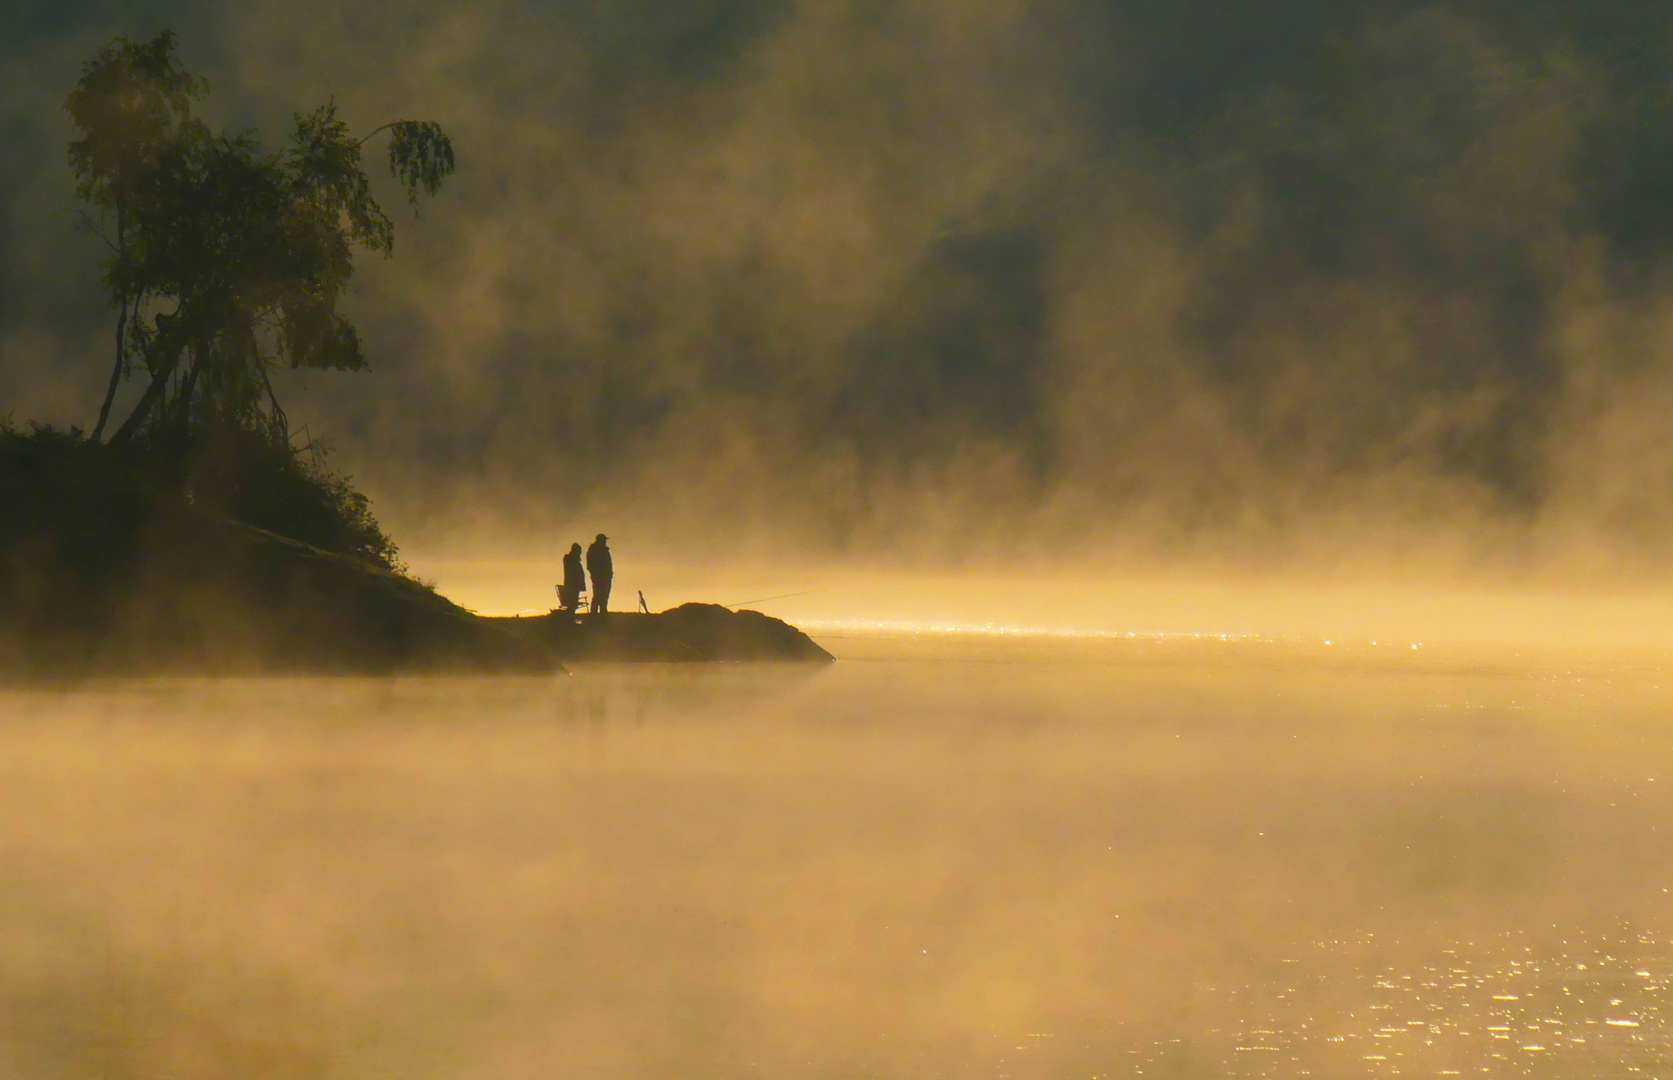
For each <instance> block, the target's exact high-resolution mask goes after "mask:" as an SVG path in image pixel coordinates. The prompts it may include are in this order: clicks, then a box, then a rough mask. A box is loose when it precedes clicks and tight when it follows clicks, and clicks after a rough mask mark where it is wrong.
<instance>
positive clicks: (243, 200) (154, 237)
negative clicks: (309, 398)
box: [65, 31, 454, 442]
mask: <svg viewBox="0 0 1673 1080" xmlns="http://www.w3.org/2000/svg"><path fill="white" fill-rule="evenodd" d="M176 48H177V42H176V39H175V37H174V35H173V34H172V33H170V32H168V31H164V32H162V33H160V34H158V35H157V36H156V37H154V38H152V39H151V40H149V41H133V40H130V39H128V38H125V37H118V38H116V39H114V40H113V41H111V42H110V43H109V44H107V45H105V46H104V47H103V48H101V49H100V50H99V52H98V53H97V54H95V56H94V57H93V59H92V60H90V61H89V62H88V63H87V65H86V68H85V70H84V71H83V74H82V78H81V81H80V82H79V83H78V84H77V86H76V88H75V90H74V91H72V92H71V94H70V95H69V98H68V99H67V100H66V102H65V106H66V108H67V110H68V111H69V113H70V118H71V121H72V123H73V124H74V126H75V129H76V132H77V136H78V137H77V139H76V140H75V141H74V142H72V143H71V145H70V151H69V160H70V167H71V169H72V171H73V172H74V174H75V177H76V193H77V195H78V196H79V197H81V198H82V199H83V200H84V201H86V202H87V203H89V204H91V206H92V207H93V208H94V209H95V210H96V211H97V212H98V218H97V221H96V223H95V224H96V226H97V227H98V228H99V230H100V232H101V234H102V235H104V236H105V238H106V239H107V241H108V242H109V244H110V248H111V255H110V257H109V259H108V260H107V263H106V272H105V276H104V279H103V284H104V287H105V290H106V292H107V294H108V295H109V296H110V299H111V302H112V304H113V305H114V306H115V307H116V308H117V309H118V321H117V331H116V357H115V362H114V365H113V370H112V374H111V381H110V386H109V389H108V391H107V394H106V397H105V401H104V404H103V407H102V408H101V410H100V419H99V423H98V425H97V427H96V428H95V429H94V435H95V438H97V437H100V436H101V435H102V432H103V429H104V426H105V421H106V419H107V417H108V414H109V411H110V407H111V402H112V401H113V400H114V398H115V395H116V391H117V389H118V388H119V386H120V384H121V383H122V382H123V381H124V380H125V379H127V378H129V377H132V376H138V377H139V379H140V381H141V382H142V384H143V386H144V390H143V392H142V393H141V396H140V398H139V400H138V402H137V404H136V405H135V406H134V408H133V411H132V412H131V413H130V414H129V416H128V418H127V419H126V420H125V421H124V422H123V423H122V425H121V426H120V427H119V428H118V430H117V431H116V433H115V435H114V436H113V437H112V441H114V442H127V441H130V440H132V439H133V438H134V437H135V436H136V435H138V434H140V433H141V432H150V433H152V434H163V433H167V434H169V435H171V436H172V435H173V434H175V433H181V432H191V431H201V430H205V429H208V428H229V429H235V430H238V431H243V432H248V433H256V434H262V435H266V436H269V437H271V438H272V439H273V440H274V441H276V442H277V441H282V440H284V439H287V438H288V422H287V420H286V418H285V414H284V410H283V409H282V407H281V406H280V405H279V401H278V398H277V396H276V395H275V393H274V391H273V385H272V380H271V373H272V372H273V371H274V370H275V369H277V368H281V367H288V368H293V369H295V368H314V369H335V370H349V371H353V370H360V369H362V368H364V367H365V366H366V354H365V348H364V345H363V343H362V341H361V338H360V334H359V332H358V331H357V330H356V329H355V327H354V325H353V324H352V323H351V322H350V321H349V320H348V319H347V318H346V317H344V316H343V315H342V314H341V313H340V312H339V311H338V310H337V302H338V299H339V297H340V296H341V295H342V291H343V289H344V287H345V285H346V284H347V283H348V281H349V279H350V277H351V276H352V275H353V273H354V254H355V250H356V248H365V249H367V250H370V251H374V252H377V253H378V254H380V255H383V256H385V257H387V256H389V255H390V254H391V253H392V252H393V250H394V242H395V238H394V226H393V223H392V222H391V221H390V219H389V216H388V215H387V214H386V213H385V212H384V210H383V208H382V207H381V206H380V205H379V204H378V201H377V199H376V197H375V196H374V194H373V191H372V185H371V181H370V178H369V177H368V176H367V173H366V169H365V164H364V160H363V148H364V147H365V145H366V143H367V142H368V141H369V140H370V139H371V138H373V137H374V136H377V135H379V134H385V133H387V135H388V165H389V169H390V172H391V173H392V174H393V175H394V176H395V177H396V178H397V179H398V180H399V181H400V182H401V184H402V186H403V187H404V188H405V189H406V193H407V197H408V200H409V202H412V203H416V202H417V199H418V195H419V193H420V192H423V193H424V194H427V195H434V194H436V192H437V191H439V190H440V188H441V185H442V182H443V181H444V180H445V179H446V177H448V176H449V175H451V174H452V172H453V170H454V158H453V147H452V143H451V141H450V140H449V139H448V137H447V135H446V133H445V132H443V130H442V129H441V127H440V126H439V125H437V124H435V123H433V122H430V121H416V120H398V121H394V122H391V123H388V124H384V125H382V126H381V127H379V128H377V129H375V130H374V131H373V132H371V134H369V135H367V136H364V137H361V138H356V137H354V136H353V135H352V133H351V132H350V130H349V128H348V125H347V124H346V123H344V121H343V120H342V119H340V118H339V116H338V115H337V107H336V103H335V102H328V103H326V104H325V105H322V106H320V107H319V108H317V109H314V110H313V111H312V112H308V113H298V114H296V116H295V120H294V124H293V128H292V131H291V134H290V137H289V139H288V141H287V143H286V145H285V146H284V148H283V149H281V150H277V151H272V150H268V149H267V148H265V147H264V146H263V145H262V144H261V142H260V141H259V139H258V138H257V137H256V136H255V135H253V134H226V133H218V132H215V131H212V130H211V129H210V128H209V127H208V125H206V124H204V123H203V122H202V121H200V120H197V119H195V118H194V117H193V115H192V111H191V106H192V102H193V101H195V100H197V99H199V98H201V97H202V96H203V95H204V93H205V92H206V91H207V85H206V84H205V83H204V82H203V80H201V79H198V78H196V77H195V76H193V75H191V74H190V73H188V72H187V71H186V70H185V69H184V68H183V67H182V66H181V64H180V62H179V59H178V57H177V55H176ZM89 220H90V222H91V221H93V219H92V218H91V217H90V219H89ZM112 227H113V228H114V232H112Z"/></svg>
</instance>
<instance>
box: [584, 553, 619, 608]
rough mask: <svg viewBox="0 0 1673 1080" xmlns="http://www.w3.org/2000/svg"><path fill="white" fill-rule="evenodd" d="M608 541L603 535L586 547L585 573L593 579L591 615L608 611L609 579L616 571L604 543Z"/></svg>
mask: <svg viewBox="0 0 1673 1080" xmlns="http://www.w3.org/2000/svg"><path fill="white" fill-rule="evenodd" d="M608 539H610V538H609V537H608V536H605V535H604V534H603V533H599V534H598V538H597V539H596V540H594V541H593V542H592V543H591V544H589V545H588V546H587V573H589V574H591V575H592V578H593V603H592V613H593V614H594V615H602V614H604V613H605V612H606V611H608V610H610V579H611V578H612V577H615V574H616V569H615V567H614V566H612V565H611V563H610V549H609V547H607V546H606V545H605V543H604V542H605V541H606V540H608Z"/></svg>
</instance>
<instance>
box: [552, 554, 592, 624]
mask: <svg viewBox="0 0 1673 1080" xmlns="http://www.w3.org/2000/svg"><path fill="white" fill-rule="evenodd" d="M586 587H587V575H586V571H584V570H582V569H581V545H580V544H571V545H569V554H568V555H565V556H564V557H563V584H562V585H560V586H559V587H558V610H560V611H568V612H573V611H574V610H575V609H576V608H577V607H579V606H580V604H581V590H582V589H585V588H586Z"/></svg>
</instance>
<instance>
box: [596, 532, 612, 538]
mask: <svg viewBox="0 0 1673 1080" xmlns="http://www.w3.org/2000/svg"><path fill="white" fill-rule="evenodd" d="M598 539H600V540H608V539H610V538H609V537H608V536H605V535H604V534H603V533H599V534H598Z"/></svg>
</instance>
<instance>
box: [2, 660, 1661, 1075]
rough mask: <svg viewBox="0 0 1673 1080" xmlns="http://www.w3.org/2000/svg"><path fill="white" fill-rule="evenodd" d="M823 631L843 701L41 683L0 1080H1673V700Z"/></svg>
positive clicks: (1567, 666) (12, 768) (1598, 670)
mask: <svg viewBox="0 0 1673 1080" xmlns="http://www.w3.org/2000/svg"><path fill="white" fill-rule="evenodd" d="M825 640H826V643H827V644H828V645H830V646H831V647H832V648H833V649H835V650H836V651H837V652H838V654H839V657H841V658H843V660H844V662H842V663H839V664H837V665H834V666H833V667H831V668H829V669H820V670H818V671H813V672H808V671H801V670H786V669H783V668H759V667H752V666H747V665H746V666H725V667H718V668H703V669H679V668H666V667H656V666H645V667H633V668H595V669H589V670H586V671H583V672H580V673H578V674H575V675H573V676H568V677H561V678H553V679H508V680H493V679H405V680H381V681H379V680H351V679H337V680H331V679H326V680H278V681H262V680H232V681H166V682H150V683H139V682H136V683H112V684H104V685H95V686H87V687H81V688H75V689H63V690H35V691H19V690H12V691H7V692H6V693H5V694H4V696H0V880H3V881H4V882H5V887H4V888H3V889H0V955H4V957H5V958H6V959H5V963H4V965H0V1072H4V1073H5V1074H7V1075H15V1076H30V1077H72V1076H74V1077H83V1076H90V1075H91V1076H110V1077H135V1078H139V1077H155V1076H168V1077H171V1078H177V1080H192V1078H195V1077H205V1078H207V1077H222V1076H229V1075H238V1076H245V1077H254V1078H265V1077H273V1078H279V1077H285V1078H289V1077H330V1076H367V1075H402V1076H412V1077H425V1076H436V1077H442V1076H461V1075H469V1076H473V1077H508V1078H510V1077H519V1078H521V1077H529V1076H576V1077H582V1076H585V1077H601V1076H621V1077H657V1076H667V1077H674V1076H701V1075H730V1076H763V1077H776V1076H852V1075H869V1076H899V1077H908V1076H912V1077H917V1076H932V1075H944V1076H970V1075H988V1076H996V1077H997V1076H1011V1077H1028V1076H1040V1077H1046V1076H1063V1075H1075V1074H1076V1073H1081V1074H1084V1075H1089V1076H1138V1075H1144V1076H1176V1077H1198V1076H1201V1077H1210V1076H1266V1075H1271V1076H1280V1075H1282V1076H1294V1075H1302V1074H1303V1073H1304V1072H1309V1073H1310V1074H1311V1075H1395V1073H1396V1070H1398V1072H1399V1074H1400V1075H1412V1074H1413V1073H1421V1074H1424V1075H1435V1074H1436V1073H1440V1072H1444V1071H1445V1070H1459V1071H1460V1072H1461V1073H1463V1074H1469V1075H1494V1076H1507V1075H1513V1076H1523V1075H1534V1076H1575V1075H1599V1074H1607V1075H1614V1074H1616V1073H1622V1074H1625V1073H1626V1071H1627V1070H1628V1068H1629V1067H1634V1068H1644V1067H1646V1066H1647V1065H1649V1064H1651V1063H1654V1062H1657V1061H1664V1060H1665V1059H1666V1056H1667V1053H1666V1046H1665V1041H1664V1040H1665V1037H1666V1028H1665V1025H1664V1012H1663V1010H1662V1009H1661V1005H1660V1002H1661V998H1662V997H1663V996H1664V995H1665V993H1667V992H1673V991H1669V990H1668V988H1669V987H1673V949H1669V947H1668V946H1669V942H1670V941H1673V937H1670V935H1673V925H1670V924H1669V919H1668V915H1667V912H1668V911H1669V904H1668V896H1669V894H1668V893H1667V891H1666V890H1667V889H1668V888H1669V887H1673V850H1670V848H1669V843H1668V837H1667V836H1666V834H1663V833H1661V832H1660V831H1659V830H1660V826H1661V825H1662V824H1665V823H1666V821H1668V820H1669V811H1670V810H1673V805H1670V802H1673V796H1670V794H1669V792H1668V786H1669V785H1670V784H1673V776H1670V773H1669V771H1668V766H1669V764H1670V758H1673V750H1670V749H1669V742H1668V740H1667V738H1666V730H1665V728H1666V716H1667V715H1668V703H1669V702H1668V697H1669V694H1668V689H1667V684H1666V682H1665V681H1664V676H1665V673H1664V672H1663V671H1662V670H1661V668H1660V667H1659V665H1658V664H1656V663H1648V664H1644V663H1628V662H1624V661H1609V662H1606V661H1604V660H1601V659H1598V658H1596V657H1591V658H1579V657H1575V658H1571V659H1570V660H1569V661H1568V662H1564V661H1562V660H1561V659H1560V658H1559V659H1558V660H1557V661H1556V662H1553V661H1552V660H1551V658H1550V657H1549V656H1546V657H1543V658H1541V659H1540V660H1538V661H1537V662H1534V661H1530V660H1529V659H1528V658H1526V657H1523V658H1518V657H1517V656H1516V655H1515V653H1514V652H1513V651H1511V650H1503V651H1499V652H1494V653H1485V652H1480V651H1477V652H1473V653H1470V654H1469V655H1465V654H1463V653H1462V652H1456V651H1455V652H1450V653H1442V652H1430V651H1425V650H1415V651H1414V650H1411V649H1409V648H1407V649H1405V650H1404V651H1403V652H1399V653H1395V652H1388V651H1384V652H1380V653H1373V652H1370V651H1368V649H1362V650H1360V651H1359V652H1358V653H1356V654H1354V655H1353V656H1352V657H1349V658H1348V659H1347V660H1343V659H1341V657H1342V656H1343V654H1335V656H1334V657H1326V656H1325V655H1324V654H1323V651H1322V649H1311V650H1309V649H1303V648H1302V647H1301V646H1299V645H1296V644H1281V643H1273V642H1265V643H1261V642H1254V641H1239V640H1212V641H1210V640H1201V641H1172V642H1162V643H1158V642H1154V641H1152V642H1148V643H1146V642H1142V641H1133V642H1128V641H1116V640H1108V641H1093V642H1079V643H1065V642H1062V641H1045V640H1040V639H1034V640H1029V641H1008V642H995V641H992V640H991V639H983V641H982V642H978V643H976V644H974V645H973V644H972V643H971V642H970V641H969V640H967V639H961V638H957V637H953V636H942V637H938V638H935V639H934V640H929V639H926V638H923V637H920V638H918V639H917V640H916V641H913V640H910V639H900V638H890V637H880V636H876V635H873V636H870V637H858V636H854V635H852V634H844V635H838V636H833V637H831V638H829V639H825ZM1653 1071H1654V1070H1653V1069H1651V1070H1649V1072H1650V1073H1653ZM1633 1075H1638V1074H1637V1073H1633Z"/></svg>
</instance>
